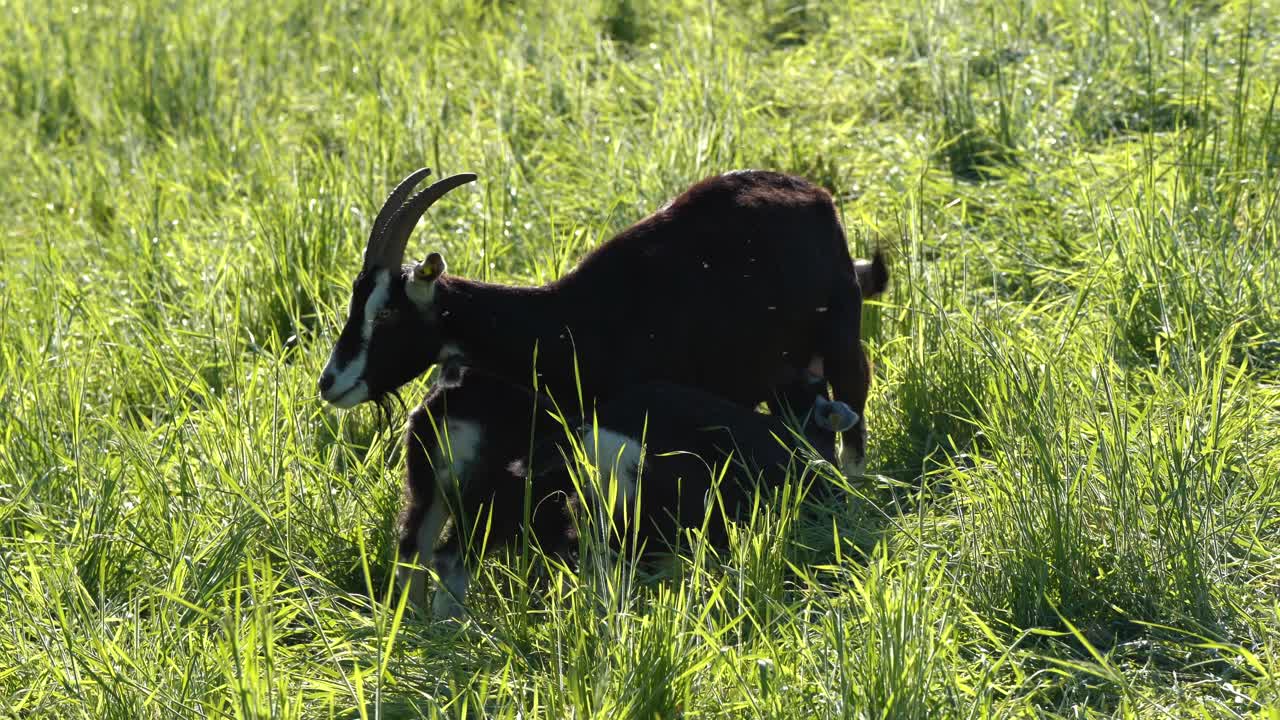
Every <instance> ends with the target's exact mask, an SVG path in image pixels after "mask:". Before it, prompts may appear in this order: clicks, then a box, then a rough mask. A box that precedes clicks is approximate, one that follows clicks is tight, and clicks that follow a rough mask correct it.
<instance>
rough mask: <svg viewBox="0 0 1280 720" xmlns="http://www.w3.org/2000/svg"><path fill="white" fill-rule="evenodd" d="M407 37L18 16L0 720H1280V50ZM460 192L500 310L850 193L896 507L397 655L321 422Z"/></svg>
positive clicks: (301, 27)
mask: <svg viewBox="0 0 1280 720" xmlns="http://www.w3.org/2000/svg"><path fill="white" fill-rule="evenodd" d="M369 5H370V6H366V5H365V4H364V3H356V2H339V1H337V0H334V1H329V0H277V1H276V2H272V3H259V2H247V1H245V0H233V2H228V3H217V4H215V3H207V4H198V3H192V2H183V1H181V0H173V1H171V2H160V1H158V0H138V1H137V2H133V3H89V4H73V3H72V2H67V1H66V0H51V1H50V2H37V1H35V0H16V1H14V0H0V177H2V178H3V181H0V203H2V204H3V206H4V207H5V209H6V219H5V222H4V223H3V228H2V229H0V288H2V290H0V293H2V295H0V434H2V437H0V608H3V620H2V623H3V624H2V625H0V716H6V717H8V716H12V717H21V718H138V717H154V718H174V717H216V718H221V717H234V718H265V717H281V718H293V717H305V718H316V717H361V718H402V717H419V716H424V717H435V716H442V717H459V718H461V717H467V718H478V717H494V718H517V717H520V718H530V717H555V718H559V717H566V716H573V717H593V718H596V717H598V718H624V717H625V718H643V719H646V720H647V719H649V718H656V717H663V718H673V717H725V716H727V717H768V718H827V717H831V718H837V717H839V718H926V717H928V718H979V717H1036V716H1045V717H1064V718H1086V717H1143V718H1147V717H1213V718H1234V717H1262V718H1272V719H1273V720H1274V719H1276V718H1280V230H1278V229H1277V228H1278V224H1277V218H1276V214H1277V203H1280V196H1278V195H1277V190H1278V189H1280V177H1278V173H1280V112H1278V111H1277V109H1276V107H1275V104H1276V100H1277V95H1278V91H1280V12H1278V11H1280V6H1277V4H1276V2H1274V0H1258V1H1257V2H1252V3H1250V2H1240V1H1237V0H1219V1H1215V0H1205V1H1203V2H1185V3H1173V4H1172V5H1169V4H1166V3H1163V2H1153V3H1150V4H1146V3H1142V2H1137V1H1136V0H1132V1H1131V0H1096V1H1091V2H1071V1H1070V0H1043V1H1041V0H1026V1H1025V2H1021V3H1019V2H1013V1H1010V2H976V3H969V2H946V1H942V0H939V1H937V2H921V3H908V4H906V6H905V9H902V8H899V6H898V4H897V3H893V2H890V1H889V0H866V1H864V2H852V1H848V2H829V3H828V2H823V3H819V2H811V3H808V4H805V3H803V2H799V1H798V0H782V1H778V0H757V1H752V2H747V1H746V0H730V1H720V2H717V1H716V0H705V1H704V2H693V1H692V0H689V1H685V2H658V1H657V0H634V1H632V0H605V1H603V2H601V1H598V0H587V1H586V2H577V3H556V5H559V7H557V8H556V9H554V10H542V9H538V8H539V7H540V4H537V3H518V2H500V1H497V0H492V1H480V0H457V1H452V2H444V1H443V0H417V1H416V2H406V1H402V0H385V1H383V2H377V3H371V4H369ZM424 164H425V165H430V166H432V167H434V168H436V169H437V172H438V173H449V172H458V171H463V170H473V171H475V172H477V173H479V175H480V178H481V179H480V182H479V183H477V184H475V185H472V186H468V187H467V188H466V189H463V190H459V191H456V192H455V193H453V194H452V195H450V196H449V198H448V199H447V200H446V201H445V202H442V203H441V204H440V205H439V206H437V207H436V208H434V209H433V210H432V211H431V212H430V214H429V216H428V218H427V219H426V220H425V221H424V222H423V224H422V225H421V226H420V228H419V231H418V234H417V236H416V238H415V240H414V241H413V242H412V243H411V246H410V247H411V253H416V254H418V255H421V254H424V253H425V252H427V250H429V249H437V250H441V251H443V252H444V253H445V254H446V256H447V257H448V259H449V262H450V269H451V271H454V272H457V273H459V274H464V275H467V276H469V277H476V278H487V279H490V280H500V281H506V282H514V283H535V282H542V281H546V280H548V279H551V278H554V277H556V276H558V275H559V274H561V273H563V272H565V270H566V269H568V268H569V267H571V266H572V265H573V263H574V262H575V259H576V258H578V257H579V256H580V255H581V254H582V253H583V252H584V251H585V250H586V249H588V248H590V247H592V246H594V245H596V244H598V243H600V242H602V241H603V240H604V239H606V238H608V237H609V236H610V235H611V234H612V233H613V232H615V231H617V230H618V229H620V228H622V227H624V226H626V225H627V224H629V223H630V222H633V221H634V220H636V219H638V218H640V217H641V216H643V215H644V214H645V213H647V212H649V211H650V210H652V209H654V208H656V207H657V206H659V205H660V204H661V203H663V202H664V201H665V200H666V199H667V198H669V197H670V196H672V195H673V194H674V193H676V192H678V191H679V190H680V189H681V188H683V187H684V186H686V185H688V184H689V183H691V182H692V181H694V180H697V179H699V178H701V177H704V176H706V175H709V174H712V173H715V172H718V171H723V170H728V169H733V168H743V167H767V168H774V169H779V170H785V171H790V172H795V173H799V174H802V175H805V176H807V177H809V178H811V179H813V180H815V181H816V182H819V183H820V184H823V185H824V186H826V187H828V188H830V189H831V190H833V192H834V193H835V194H836V197H837V199H838V202H839V205H840V207H841V213H842V217H843V220H844V222H845V224H846V226H847V228H848V232H849V238H850V243H851V246H852V247H853V249H854V252H855V253H856V254H860V255H864V256H865V254H866V253H867V252H868V249H869V248H870V247H873V246H883V247H886V248H888V249H889V251H890V253H891V256H892V260H893V267H892V271H893V274H894V276H893V284H892V287H891V290H890V292H889V293H888V294H887V295H886V296H885V297H884V298H883V299H882V301H881V302H879V303H872V304H869V305H868V307H867V310H866V321H865V328H866V329H867V330H866V337H865V341H866V344H867V346H868V349H869V352H870V353H871V355H872V357H873V359H874V362H875V364H876V372H875V375H876V380H875V385H874V386H873V393H872V398H871V401H870V403H869V406H868V413H867V414H868V418H869V423H870V427H871V442H870V456H869V463H868V467H869V469H870V470H871V471H873V472H874V473H875V475H874V476H872V477H869V478H866V479H860V480H858V481H856V482H854V483H853V484H852V485H851V486H850V487H849V488H846V489H844V490H842V491H837V492H825V493H819V495H818V496H817V497H815V498H812V499H809V500H807V501H804V502H798V501H794V500H793V501H792V502H788V503H784V504H782V505H780V506H776V507H774V508H772V509H771V510H770V511H768V512H763V513H761V514H760V515H759V516H758V517H756V518H755V519H753V520H752V521H751V522H749V523H746V524H745V525H744V526H743V527H741V528H740V532H738V533H736V534H735V537H734V540H733V542H732V543H731V546H730V547H729V548H727V549H722V550H713V549H711V548H701V549H700V550H699V551H698V552H696V553H694V554H693V555H692V556H691V557H690V558H689V559H688V560H687V561H686V562H683V563H681V564H680V565H679V567H677V568H676V569H675V570H674V571H673V572H672V573H671V576H670V577H666V578H665V579H664V578H658V579H645V578H634V577H631V576H630V575H629V574H625V573H624V574H623V576H622V577H614V578H612V580H613V581H614V582H604V580H608V579H609V578H604V577H602V576H601V573H599V572H596V571H595V570H593V569H592V568H591V567H588V568H587V569H586V570H584V571H582V573H581V574H580V575H575V574H571V573H568V572H562V571H560V570H556V569H554V568H553V569H551V570H549V571H548V572H547V573H544V574H543V575H545V577H546V580H545V581H543V582H542V583H541V585H540V586H538V587H531V586H530V584H529V583H528V582H527V581H526V578H527V577H529V576H530V575H529V573H528V572H527V571H528V567H527V563H529V562H533V563H534V564H535V565H541V563H538V561H537V558H533V559H532V560H529V559H528V558H518V557H510V558H506V559H505V560H504V559H499V560H497V561H495V562H493V563H490V564H489V565H488V566H487V568H486V570H485V571H484V572H483V573H482V574H481V576H480V577H479V578H478V581H477V583H476V586H475V587H476V592H475V595H474V596H473V600H472V611H473V619H472V620H470V621H468V622H467V623H465V624H463V625H455V624H439V623H432V622H430V621H427V620H424V619H422V618H421V617H418V616H415V615H414V614H413V612H412V611H404V612H401V611H400V609H399V608H398V607H397V605H396V603H395V602H394V601H392V602H388V599H389V598H391V597H392V575H391V560H392V556H393V553H394V531H395V528H394V521H395V513H396V510H397V507H398V501H399V493H400V477H401V473H402V463H401V459H400V457H399V451H398V449H397V442H396V441H397V434H398V432H399V427H400V426H399V423H400V422H401V421H402V420H403V416H401V417H399V418H397V419H396V425H395V426H394V427H391V428H389V427H387V426H386V424H385V422H383V421H381V420H380V419H379V417H378V416H377V413H376V412H375V411H374V410H373V409H370V408H365V409H361V410H359V411H355V412H349V413H345V414H343V413H338V412H335V411H333V410H332V409H329V408H327V407H325V406H324V405H323V403H322V402H320V401H319V399H318V397H317V395H316V392H315V379H316V376H317V372H318V371H319V369H320V368H321V366H322V365H323V363H324V359H325V356H326V354H327V353H328V351H329V349H330V347H331V345H332V342H333V340H334V338H335V335H336V333H337V331H338V329H339V328H340V324H341V322H342V320H343V317H344V314H345V303H346V300H347V293H348V284H349V282H350V280H351V278H352V277H353V275H354V273H355V271H356V270H357V268H358V265H359V254H360V249H361V247H362V245H363V241H364V238H365V235H366V232H367V228H368V223H369V221H370V219H371V217H372V214H373V213H374V212H375V211H376V210H377V206H378V203H379V202H380V201H381V200H382V197H383V196H384V194H385V192H386V190H387V189H388V188H389V186H390V185H391V184H392V183H393V182H394V181H395V180H397V179H399V178H400V177H401V176H403V175H404V174H405V173H406V172H408V171H409V170H410V169H412V168H415V167H418V166H419V165H424ZM425 387H426V385H425V383H424V382H420V383H418V384H416V385H414V386H411V387H410V388H407V391H406V393H405V396H406V398H410V399H412V398H417V397H420V396H421V394H422V393H423V392H424V390H425ZM623 568H624V570H625V566H623ZM535 575H537V573H535ZM618 580H622V581H625V582H617V581H618ZM635 580H640V581H639V582H636V581H635Z"/></svg>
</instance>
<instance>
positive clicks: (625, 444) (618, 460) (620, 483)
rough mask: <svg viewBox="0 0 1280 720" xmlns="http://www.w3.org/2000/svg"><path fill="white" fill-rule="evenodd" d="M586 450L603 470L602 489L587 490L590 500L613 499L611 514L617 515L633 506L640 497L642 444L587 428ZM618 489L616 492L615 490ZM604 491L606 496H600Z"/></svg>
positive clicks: (624, 436)
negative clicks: (634, 501) (636, 497)
mask: <svg viewBox="0 0 1280 720" xmlns="http://www.w3.org/2000/svg"><path fill="white" fill-rule="evenodd" d="M582 443H583V449H584V450H586V453H587V457H589V458H591V459H592V461H593V462H594V463H595V465H596V468H597V469H598V470H599V471H600V487H599V488H598V489H597V488H595V487H588V488H585V490H586V492H587V495H588V500H589V501H590V502H592V503H595V502H597V501H598V500H605V501H608V499H609V498H610V497H612V498H613V507H612V508H610V512H611V513H613V514H614V515H617V514H618V511H619V510H620V509H621V508H622V507H623V506H624V504H630V503H631V501H632V499H634V498H635V495H636V483H637V478H636V473H637V471H638V470H639V468H640V449H641V444H640V441H639V440H637V439H636V438H632V437H628V436H626V435H623V434H622V433H618V432H614V431H612V430H609V429H608V428H600V432H599V434H597V433H596V432H595V430H594V429H592V428H587V430H586V432H585V433H584V434H583V438H582ZM615 487H616V488H617V489H616V490H615V489H614V488H615ZM597 492H600V493H602V494H603V497H597V496H596V493H597Z"/></svg>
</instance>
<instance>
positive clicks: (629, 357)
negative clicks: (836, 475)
mask: <svg viewBox="0 0 1280 720" xmlns="http://www.w3.org/2000/svg"><path fill="white" fill-rule="evenodd" d="M429 173H430V171H429V170H427V169H422V170H418V171H416V172H414V173H412V174H410V175H409V176H408V177H406V178H405V179H404V181H403V182H401V183H400V184H399V185H398V186H397V187H396V188H395V190H393V191H392V192H391V194H390V196H389V197H388V198H387V200H386V203H385V204H384V205H383V207H382V210H381V211H380V212H379V213H378V216H377V217H376V218H375V220H374V222H373V227H372V229H371V230H370V234H369V240H368V244H367V246H366V248H365V252H364V264H363V267H362V268H361V270H360V272H359V274H358V275H357V276H356V279H355V283H354V285H353V287H352V294H351V301H350V307H349V314H348V318H347V322H346V325H345V327H344V328H343V329H342V332H341V334H340V335H339V337H338V340H337V343H336V344H335V346H334V348H333V351H332V353H331V355H330V357H329V361H328V364H327V365H326V366H325V369H324V371H323V373H322V374H321V375H320V379H319V389H320V393H321V395H322V396H323V397H324V399H325V400H326V401H328V402H329V403H331V404H333V405H335V406H337V407H340V408H350V407H353V406H355V405H357V404H359V403H361V402H365V401H369V400H374V401H377V400H380V399H381V398H383V397H384V396H385V395H387V394H388V393H391V392H393V391H394V390H396V389H397V388H399V387H400V386H402V385H404V384H405V383H407V382H409V381H410V380H412V379H413V378H415V377H417V376H418V375H420V374H422V373H423V372H425V371H426V370H427V368H428V367H430V366H431V365H432V364H433V363H437V362H441V361H443V360H445V359H447V358H449V357H452V356H459V355H461V356H463V357H465V359H466V364H467V365H468V366H471V367H477V368H482V369H485V370H488V371H490V372H492V373H495V374H497V375H501V376H503V377H506V378H507V379H509V380H511V381H514V382H526V381H527V379H528V378H529V377H530V370H531V367H532V364H533V362H534V358H535V355H536V358H537V367H536V371H537V372H538V373H539V375H540V378H541V379H540V386H541V387H542V388H544V389H546V390H547V391H548V392H549V393H550V394H551V395H552V396H553V397H555V398H558V399H560V401H561V402H567V401H568V400H569V399H571V398H573V399H576V398H577V397H578V391H579V390H580V391H581V392H582V397H583V398H584V400H585V401H587V402H588V403H590V402H591V401H594V400H595V399H597V398H598V399H608V397H609V396H610V395H612V394H614V393H617V392H619V391H621V390H623V389H625V388H627V387H630V386H633V385H636V384H639V383H642V382H647V381H651V380H664V381H669V382H673V383H677V384H680V385H687V386H690V387H694V388H698V389H700V390H704V391H706V392H709V393H712V394H714V395H717V396H720V397H722V398H725V399H728V400H731V401H734V402H737V403H739V404H741V405H743V406H747V407H754V406H755V405H756V404H758V403H760V402H769V403H770V404H771V405H772V406H774V409H775V410H776V409H777V408H776V401H775V400H774V398H773V393H772V391H773V387H774V384H775V382H776V379H777V378H778V377H781V376H783V375H785V374H786V373H788V372H791V373H793V374H795V373H800V372H803V371H804V370H805V369H806V367H807V363H808V362H809V360H810V359H812V358H815V357H816V358H820V359H821V361H822V364H823V367H824V368H825V372H824V375H825V376H826V377H827V379H828V380H829V381H830V383H831V387H832V390H833V397H834V398H835V399H836V400H840V401H843V402H844V403H846V404H847V405H848V406H849V407H850V408H851V409H852V410H853V411H854V412H855V413H857V414H858V416H859V419H858V422H857V423H856V425H855V426H854V427H853V428H850V429H849V430H848V431H846V432H844V433H842V440H843V443H842V444H843V453H842V458H841V460H842V469H843V470H844V471H845V472H846V473H848V474H850V475H855V474H861V472H862V468H863V461H864V457H865V451H866V425H865V423H864V421H863V419H862V417H861V416H862V413H863V409H864V407H865V404H866V399H867V392H868V387H869V384H870V368H869V366H868V363H867V359H866V356H865V354H864V352H863V349H862V344H861V313H862V301H863V299H864V298H866V297H872V296H875V295H878V294H880V293H881V292H882V291H883V290H884V289H885V287H886V285H887V283H888V279H889V273H888V268H887V266H886V264H885V261H884V257H883V255H882V254H881V253H879V252H877V253H876V255H875V257H874V258H873V259H872V260H870V261H867V260H859V261H857V262H855V261H854V260H853V258H852V257H850V255H849V248H848V245H847V243H846V240H845V234H844V230H843V228H842V227H841V225H840V222H839V220H838V219H837V217H836V210H835V206H834V205H833V203H832V200H831V196H830V194H829V193H828V192H827V191H825V190H823V189H821V188H818V187H816V186H814V185H812V184H810V183H808V182H806V181H805V180H802V179H800V178H796V177H791V176H787V175H782V174H779V173H775V172H766V171H755V170H750V171H740V172H733V173H728V174H725V175H719V176H716V177H711V178H708V179H706V180H704V181H702V182H700V183H697V184H696V185H694V186H693V187H691V188H689V189H688V190H686V191H685V192H684V193H683V194H681V195H680V196H679V197H677V198H675V199H674V200H672V201H671V202H670V203H668V204H667V205H665V206H664V207H662V208H661V209H659V210H658V211H657V212H655V213H654V214H652V215H650V216H649V217H647V218H645V219H643V220H641V221H639V222H637V223H636V224H635V225H633V226H631V227H630V228H628V229H626V230H624V231H622V232H621V233H619V234H618V235H617V236H616V237H614V238H613V239H611V240H609V241H607V242H605V243H603V244H602V245H600V246H599V247H598V248H596V249H595V250H594V251H593V252H591V253H589V254H588V255H587V256H586V257H584V258H583V259H582V261H581V262H580V263H579V264H578V266H577V267H576V268H574V269H573V270H571V271H570V272H568V273H567V274H565V275H564V276H563V277H561V278H560V279H558V280H556V281H555V282H552V283H549V284H547V285H543V286H538V287H513V286H506V285H495V284H489V283H482V282H477V281H474V280H468V279H465V278H461V277H457V276H452V275H448V274H446V264H445V260H444V258H443V257H442V256H441V255H440V254H439V253H436V252H433V253H430V254H429V255H427V256H426V259H425V260H423V261H422V262H418V263H413V264H409V265H405V264H403V261H404V257H405V247H406V245H407V243H408V240H409V236H410V234H411V233H412V232H413V229H414V227H415V225H416V224H417V222H418V220H419V218H421V216H422V214H423V213H424V212H425V211H426V210H427V208H428V207H430V206H431V204H432V203H434V202H435V201H436V200H438V199H439V198H441V197H442V196H443V195H444V194H445V193H447V192H448V191H449V190H451V189H453V188H455V187H458V186H460V185H462V184H465V183H468V182H471V181H472V180H474V179H475V178H476V176H475V175H473V174H470V173H465V174H461V175H453V176H450V177H447V178H445V179H443V180H440V181H438V182H436V183H434V184H432V185H430V186H429V187H427V188H426V189H425V190H423V191H421V192H418V193H417V194H413V195H412V196H411V193H413V190H414V188H415V186H416V185H417V184H418V183H419V182H421V181H422V180H423V179H424V178H425V177H426V176H427V175H428V174H429ZM574 410H575V412H579V411H581V410H582V408H574Z"/></svg>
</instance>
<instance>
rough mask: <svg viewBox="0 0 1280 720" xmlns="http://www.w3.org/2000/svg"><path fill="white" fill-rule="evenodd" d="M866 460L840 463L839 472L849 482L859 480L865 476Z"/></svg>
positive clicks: (859, 459) (860, 459)
mask: <svg viewBox="0 0 1280 720" xmlns="http://www.w3.org/2000/svg"><path fill="white" fill-rule="evenodd" d="M866 470H867V460H866V458H858V459H857V460H846V461H845V462H842V463H840V472H842V473H844V476H845V477H846V478H849V479H850V480H853V479H856V478H860V477H862V476H863V475H865V474H866Z"/></svg>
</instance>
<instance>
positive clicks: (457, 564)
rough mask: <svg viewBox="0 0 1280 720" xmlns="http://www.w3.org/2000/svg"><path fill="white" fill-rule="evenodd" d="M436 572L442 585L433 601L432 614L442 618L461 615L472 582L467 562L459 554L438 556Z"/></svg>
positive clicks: (437, 589)
mask: <svg viewBox="0 0 1280 720" xmlns="http://www.w3.org/2000/svg"><path fill="white" fill-rule="evenodd" d="M436 574H437V575H439V576H440V587H438V588H436V596H435V598H434V599H433V600H432V602H431V614H432V615H435V616H436V618H438V619H441V620H444V619H448V618H456V617H461V616H462V604H463V603H464V602H466V600H467V586H468V585H470V584H471V573H470V572H469V571H468V570H467V566H466V564H465V563H463V562H462V558H460V557H458V556H457V555H453V554H450V555H441V556H440V557H438V558H436Z"/></svg>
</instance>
